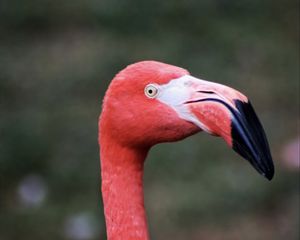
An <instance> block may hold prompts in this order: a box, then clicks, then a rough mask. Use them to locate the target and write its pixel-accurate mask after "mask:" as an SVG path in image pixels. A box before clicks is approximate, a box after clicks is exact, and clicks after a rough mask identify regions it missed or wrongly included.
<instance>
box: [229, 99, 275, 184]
mask: <svg viewBox="0 0 300 240" xmlns="http://www.w3.org/2000/svg"><path fill="white" fill-rule="evenodd" d="M235 105H236V108H237V111H234V112H233V115H234V116H233V119H232V124H231V136H232V139H233V145H232V148H233V150H234V151H236V152H237V153H238V154H240V155H241V156H242V157H244V158H245V159H246V160H248V161H249V162H250V163H251V165H252V166H253V167H254V168H255V169H256V170H257V171H258V172H259V173H260V174H262V175H263V176H264V177H265V178H267V179H268V180H272V178H273V176H274V165H273V160H272V156H271V152H270V148H269V144H268V141H267V138H266V135H265V132H264V129H263V127H262V125H261V123H260V121H259V119H258V117H257V116H256V113H255V111H254V109H253V107H252V106H251V104H250V102H247V103H246V102H241V101H239V100H235Z"/></svg>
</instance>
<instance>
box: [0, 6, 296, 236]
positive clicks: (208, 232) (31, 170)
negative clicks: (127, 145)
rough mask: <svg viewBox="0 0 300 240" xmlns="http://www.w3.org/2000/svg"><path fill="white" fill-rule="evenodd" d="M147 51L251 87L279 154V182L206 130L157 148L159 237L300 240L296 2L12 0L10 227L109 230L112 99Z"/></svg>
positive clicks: (7, 25) (32, 232)
mask: <svg viewBox="0 0 300 240" xmlns="http://www.w3.org/2000/svg"><path fill="white" fill-rule="evenodd" d="M145 59H154V60H159V61H163V62H167V63H171V64H174V65H178V66H181V67H184V68H187V69H188V70H189V71H190V72H191V73H192V74H193V75H194V76H197V77H201V78H204V79H209V80H212V81H217V82H220V83H223V84H226V85H229V86H233V87H234V88H237V89H239V90H240V91H242V92H244V93H245V94H246V95H247V96H248V97H249V98H250V99H251V101H252V103H253V105H254V107H255V109H256V111H257V113H258V115H259V117H260V118H261V121H262V123H263V125H264V127H265V130H266V133H267V135H268V137H269V142H270V146H271V150H272V154H273V158H274V162H275V166H276V174H275V178H274V180H272V181H271V182H269V181H267V180H265V179H264V178H263V177H261V176H259V175H258V174H257V173H256V172H255V171H254V170H253V169H252V167H250V165H249V164H248V163H247V162H246V161H245V160H243V159H241V157H239V156H238V155H236V154H235V153H234V152H233V151H232V150H231V149H229V148H228V147H227V146H226V144H225V143H224V142H223V141H222V140H221V139H219V138H214V137H211V136H208V135H207V134H205V133H201V134H198V135H195V136H193V137H191V138H188V139H186V140H184V141H182V142H178V143H173V144H162V145H159V146H156V147H154V149H152V151H151V152H150V155H149V157H148V160H147V162H146V167H145V170H146V171H145V198H146V207H147V212H148V220H149V224H150V231H151V236H152V239H157V240H164V239H174V240H177V239H192V240H196V239H197V240H198V239H209V240H211V239H212V240H224V239H225V240H226V239H228V240H240V239H243V240H253V239H255V240H265V239H272V240H279V239H289V240H296V239H299V112H298V111H299V3H298V1H296V0H287V1H280V0H272V1H271V0H266V1H261V0H251V1H250V0H242V1H225V0H204V1H199V0H185V1H183V0H180V1H179V0H174V1H140V0H123V1H117V0H102V1H96V0H90V1H79V0H72V1H71V0H65V1H58V0H51V1H50V0H39V1H37V0H26V1H17V0H1V2H0V239H1V240H19V239H22V240H23V239H31V240H37V239H39V240H43V239H45V240H48V239H49V240H53V239H56V240H59V239H75V240H87V239H99V238H100V239H105V226H104V218H103V210H102V202H101V195H100V191H99V189H100V175H99V169H100V166H99V154H98V144H97V131H98V130H97V121H98V116H99V113H100V111H101V100H102V98H103V95H104V92H105V90H106V89H107V87H108V84H109V82H110V80H111V79H112V78H113V76H114V74H116V73H117V72H118V71H119V70H121V69H122V68H124V67H125V66H126V65H128V64H130V63H133V62H136V61H139V60H145Z"/></svg>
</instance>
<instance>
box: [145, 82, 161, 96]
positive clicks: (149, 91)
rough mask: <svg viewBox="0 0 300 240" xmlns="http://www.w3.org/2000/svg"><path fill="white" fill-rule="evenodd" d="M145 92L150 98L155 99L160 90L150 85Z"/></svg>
mask: <svg viewBox="0 0 300 240" xmlns="http://www.w3.org/2000/svg"><path fill="white" fill-rule="evenodd" d="M144 92H145V95H146V96H147V97H148V98H155V97H156V96H157V95H158V88H157V87H156V86H155V85H153V84H148V85H147V86H146V87H145V90H144Z"/></svg>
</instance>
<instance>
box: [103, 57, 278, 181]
mask: <svg viewBox="0 0 300 240" xmlns="http://www.w3.org/2000/svg"><path fill="white" fill-rule="evenodd" d="M199 131H205V132H207V133H209V134H211V135H214V136H220V137H222V138H223V139H224V140H225V142H226V143H227V144H228V145H229V146H230V147H231V148H232V149H233V150H234V151H236V152H237V153H238V154H240V155H241V156H242V157H243V158H245V159H246V160H248V161H249V162H250V163H251V164H252V166H253V167H254V168H255V169H256V170H257V171H258V172H259V173H261V174H262V175H264V176H265V177H266V178H267V179H269V180H271V179H272V177H273V175H274V167H273V162H272V157H271V154H270V150H269V146H268V142H267V139H266V136H265V133H264V130H263V128H262V125H261V123H260V121H259V119H258V118H257V116H256V114H255V112H254V110H253V108H252V106H251V103H250V102H249V100H248V99H247V97H246V96H245V95H243V94H242V93H240V92H238V91H237V90H235V89H233V88H230V87H227V86H224V85H221V84H218V83H213V82H209V81H205V80H201V79H198V78H195V77H193V76H191V75H190V74H189V72H188V71H187V70H185V69H182V68H179V67H176V66H172V65H168V64H164V63H160V62H155V61H143V62H138V63H135V64H132V65H129V66H128V67H127V68H125V69H124V70H122V71H121V72H120V73H118V74H117V75H116V76H115V78H114V79H113V81H112V82H111V84H110V86H109V89H108V90H107V92H106V95H105V98H104V103H103V110H102V114H101V121H100V137H101V134H105V135H109V136H110V137H111V138H113V139H114V140H115V141H118V142H119V143H120V144H122V145H125V146H130V147H133V148H144V149H147V148H148V149H149V148H150V147H151V146H153V145H155V144H157V143H161V142H171V141H177V140H181V139H183V138H185V137H188V136H190V135H192V134H195V133H197V132H199Z"/></svg>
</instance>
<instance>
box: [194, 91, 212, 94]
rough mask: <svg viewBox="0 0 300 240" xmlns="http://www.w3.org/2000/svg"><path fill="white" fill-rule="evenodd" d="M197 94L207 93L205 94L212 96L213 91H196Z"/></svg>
mask: <svg viewBox="0 0 300 240" xmlns="http://www.w3.org/2000/svg"><path fill="white" fill-rule="evenodd" d="M197 92H199V93H207V94H214V92H213V91H197Z"/></svg>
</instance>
